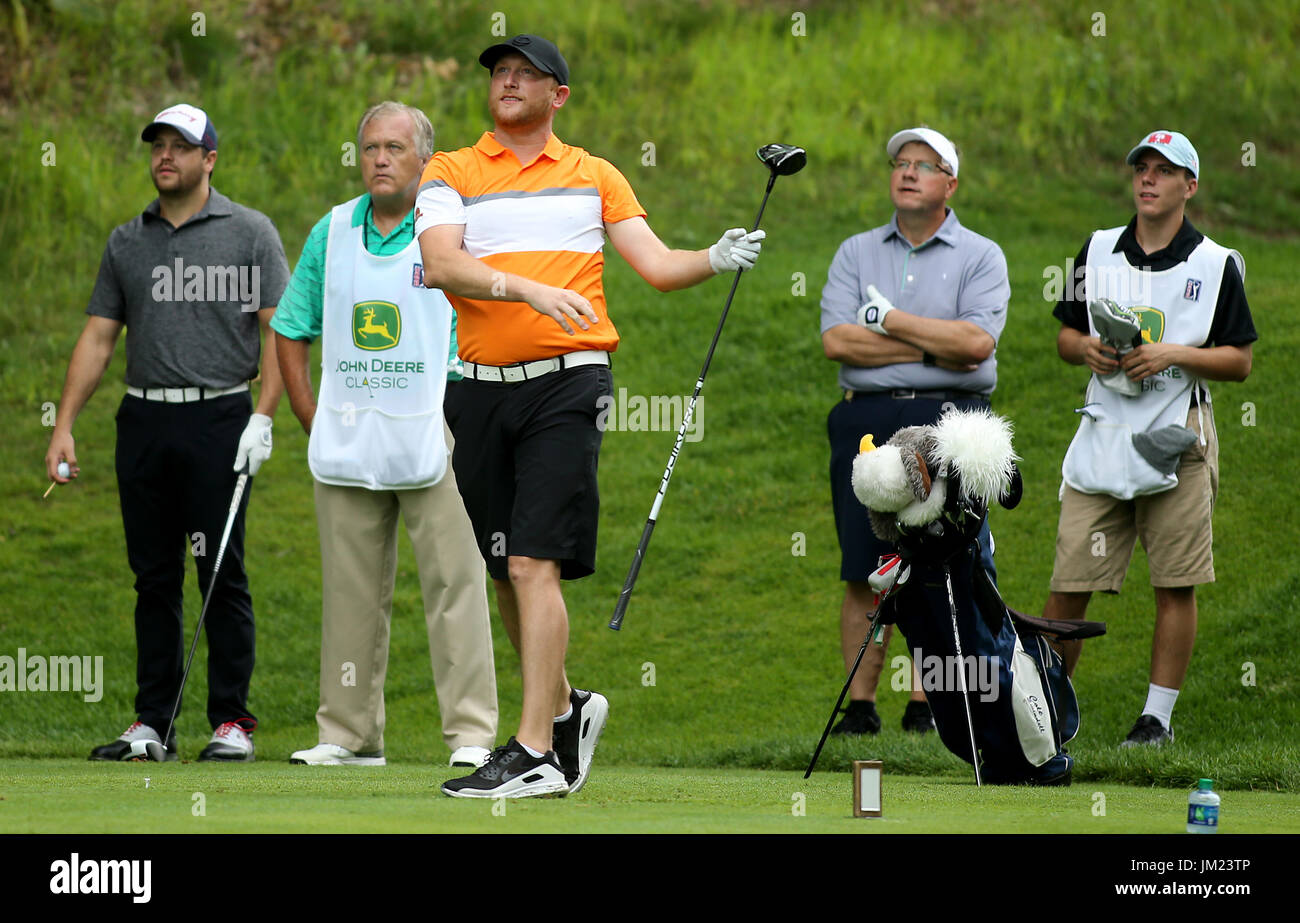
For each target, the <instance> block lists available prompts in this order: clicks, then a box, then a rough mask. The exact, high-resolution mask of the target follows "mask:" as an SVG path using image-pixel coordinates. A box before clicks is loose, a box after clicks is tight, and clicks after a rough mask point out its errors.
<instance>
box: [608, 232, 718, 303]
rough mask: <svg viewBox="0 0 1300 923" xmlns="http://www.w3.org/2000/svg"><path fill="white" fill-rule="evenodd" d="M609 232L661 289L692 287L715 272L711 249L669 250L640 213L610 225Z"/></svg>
mask: <svg viewBox="0 0 1300 923" xmlns="http://www.w3.org/2000/svg"><path fill="white" fill-rule="evenodd" d="M605 231H606V232H607V233H608V234H609V242H610V243H612V244H613V245H614V249H616V250H617V251H618V252H619V254H620V255H621V256H622V257H623V259H625V260H627V262H628V265H630V266H631V267H632V268H633V269H635V270H636V272H637V275H639V276H640V277H641V278H642V279H645V280H646V281H647V282H649V283H650V284H651V285H653V286H654V287H655V288H657V289H658V290H659V291H661V292H672V291H676V290H677V289H683V288H690V287H691V286H692V285H698V284H699V283H701V282H703V281H704V280H705V279H711V278H713V276H714V275H715V273H714V272H713V267H712V266H711V265H710V264H709V251H708V248H705V249H704V250H669V249H668V247H667V245H666V244H664V242H663V241H662V240H660V239H659V236H658V235H657V234H655V232H654V231H653V230H652V229H651V228H650V225H649V224H648V223H647V222H646V220H645V219H644V218H642V217H641V216H640V215H638V216H637V217H635V218H628V219H626V220H624V221H615V222H614V223H613V224H607V225H605Z"/></svg>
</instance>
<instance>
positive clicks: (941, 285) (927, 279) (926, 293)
mask: <svg viewBox="0 0 1300 923" xmlns="http://www.w3.org/2000/svg"><path fill="white" fill-rule="evenodd" d="M868 285H875V286H876V288H877V289H879V290H880V293H881V294H882V295H884V296H885V297H886V298H888V299H889V301H890V302H891V303H892V304H893V305H894V307H896V308H901V309H902V310H904V311H907V312H908V313H909V314H916V315H919V316H921V317H933V318H937V319H939V320H964V321H969V322H971V323H972V324H974V325H975V326H977V327H979V328H980V329H981V330H984V331H985V332H987V333H988V334H989V336H991V337H993V340H994V341H995V342H996V341H997V339H998V337H1000V336H1001V335H1002V328H1003V326H1004V325H1005V324H1006V320H1007V303H1008V302H1009V301H1010V300H1011V283H1010V282H1009V281H1008V279H1007V261H1006V257H1004V256H1003V255H1002V250H1001V249H1000V248H999V247H998V245H997V244H995V243H994V242H993V241H991V240H989V239H988V238H987V237H981V236H980V235H979V234H976V233H974V232H972V231H968V230H967V229H966V228H964V227H962V225H961V222H959V221H958V220H957V213H956V212H955V211H953V210H952V209H949V210H948V217H947V218H945V219H944V222H943V224H942V225H941V226H940V227H939V230H938V231H937V232H936V233H935V235H934V236H933V237H931V238H930V239H929V240H927V241H926V242H925V243H923V244H921V246H919V247H913V246H912V245H911V244H910V243H908V240H907V238H906V237H904V236H903V234H902V232H901V231H900V230H899V229H898V215H897V214H895V215H894V216H893V217H892V218H890V220H889V224H887V225H884V226H883V227H878V228H874V229H872V230H870V231H865V232H863V233H861V234H856V235H854V236H853V237H850V238H849V239H848V240H846V241H844V243H842V244H840V249H839V250H838V251H837V252H836V254H835V259H834V260H833V261H832V262H831V268H830V271H829V272H828V274H827V278H826V287H825V288H824V289H822V331H821V332H822V333H825V332H826V331H827V330H829V329H830V328H832V327H834V326H836V325H837V324H856V323H857V322H858V308H860V307H861V306H862V305H863V304H865V303H866V302H867V300H868V298H869V296H868V295H867V286H868ZM997 367H998V363H997V357H996V353H995V354H994V355H991V356H989V357H988V358H987V359H985V360H984V361H983V362H981V363H980V365H979V368H977V369H976V370H975V371H973V372H952V371H949V370H947V369H941V368H937V367H934V366H925V365H922V364H921V363H920V362H905V363H895V364H893V365H882V366H879V367H878V368H861V367H859V366H855V365H848V364H846V363H841V364H840V376H839V383H840V387H841V388H848V389H851V390H854V391H883V390H888V389H892V388H915V389H917V390H936V389H960V390H963V391H977V392H980V393H982V394H989V393H991V392H992V391H993V387H994V385H996V384H997V377H998V376H997Z"/></svg>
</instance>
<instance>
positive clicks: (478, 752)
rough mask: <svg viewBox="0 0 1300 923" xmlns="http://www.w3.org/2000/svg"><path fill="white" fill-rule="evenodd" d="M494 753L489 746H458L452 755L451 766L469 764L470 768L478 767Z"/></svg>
mask: <svg viewBox="0 0 1300 923" xmlns="http://www.w3.org/2000/svg"><path fill="white" fill-rule="evenodd" d="M491 755H492V751H491V750H489V749H488V748H487V747H457V748H456V752H454V753H453V754H452V755H451V761H450V762H449V763H448V765H450V766H468V767H469V768H470V769H478V768H479V767H480V766H482V765H483V764H484V763H486V762H487V758H488V757H489V756H491Z"/></svg>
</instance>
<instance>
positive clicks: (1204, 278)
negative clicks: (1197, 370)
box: [1061, 227, 1246, 500]
mask: <svg viewBox="0 0 1300 923" xmlns="http://www.w3.org/2000/svg"><path fill="white" fill-rule="evenodd" d="M1123 232H1124V228H1122V227H1118V228H1109V229H1107V230H1104V231H1097V232H1095V233H1094V234H1093V235H1092V240H1091V241H1090V242H1089V245H1088V261H1087V266H1086V268H1085V273H1084V297H1085V299H1086V301H1087V302H1091V301H1093V300H1095V299H1097V298H1110V299H1112V300H1113V301H1115V302H1117V303H1118V304H1120V305H1123V306H1125V307H1128V308H1130V309H1132V310H1133V311H1134V312H1135V313H1136V314H1137V315H1138V317H1139V319H1140V320H1141V322H1142V341H1143V342H1144V343H1178V344H1181V345H1184V346H1203V345H1204V344H1205V342H1206V340H1208V339H1209V336H1210V326H1211V324H1212V323H1213V321H1214V308H1215V305H1217V304H1218V300H1219V287H1220V286H1221V284H1222V283H1223V269H1224V266H1225V265H1226V264H1227V261H1228V260H1229V259H1233V260H1235V261H1236V262H1237V268H1238V271H1239V272H1240V274H1241V277H1242V278H1243V279H1244V278H1245V277H1246V272H1245V263H1244V261H1243V260H1242V258H1241V254H1240V253H1238V252H1237V251H1235V250H1229V249H1228V248H1226V247H1221V246H1219V245H1218V244H1216V243H1215V242H1214V241H1212V240H1210V239H1209V238H1208V237H1206V238H1204V239H1203V240H1202V241H1201V242H1200V244H1198V245H1197V247H1196V249H1194V250H1193V251H1192V252H1191V253H1190V254H1189V255H1188V257H1187V259H1186V261H1184V262H1182V263H1179V264H1178V265H1176V266H1172V267H1170V268H1169V269H1165V270H1162V271H1160V272H1148V271H1146V270H1140V269H1136V268H1134V267H1133V266H1131V265H1129V262H1128V259H1127V258H1125V256H1124V254H1123V253H1116V252H1114V250H1115V244H1116V242H1117V241H1118V240H1119V237H1120V234H1122V233H1123ZM1088 327H1089V331H1088V332H1089V333H1090V334H1091V335H1092V336H1096V335H1097V331H1096V329H1095V327H1094V326H1093V323H1092V318H1091V315H1089V318H1088ZM1199 384H1201V383H1200V381H1199V379H1197V378H1196V377H1194V376H1192V375H1190V374H1188V373H1187V372H1186V371H1185V370H1183V369H1182V368H1179V367H1178V366H1170V367H1169V368H1167V369H1165V370H1164V371H1163V372H1161V373H1160V374H1158V375H1152V376H1151V377H1150V378H1147V379H1145V380H1144V381H1143V382H1142V393H1141V394H1139V395H1137V396H1136V397H1125V396H1124V395H1122V394H1119V393H1117V392H1115V391H1113V390H1111V389H1110V388H1107V387H1104V386H1103V385H1102V384H1101V383H1100V382H1099V381H1098V379H1097V376H1096V375H1095V374H1094V375H1093V376H1092V378H1091V379H1090V380H1089V381H1088V390H1087V396H1086V398H1085V404H1084V406H1083V407H1082V408H1081V409H1080V411H1079V413H1080V420H1079V429H1078V431H1077V432H1076V433H1075V434H1074V439H1073V441H1072V442H1071V443H1070V447H1069V449H1068V450H1066V453H1065V461H1064V462H1063V463H1062V465H1061V476H1062V478H1063V479H1064V481H1065V483H1066V484H1069V485H1070V486H1071V487H1073V488H1074V489H1075V490H1078V491H1081V492H1083V493H1086V494H1110V495H1111V496H1114V497H1118V498H1119V499H1121V500H1131V499H1132V498H1134V497H1138V496H1142V495H1144V494H1153V493H1160V492H1161V491H1165V490H1169V489H1171V488H1173V487H1176V486H1177V485H1178V475H1177V474H1163V473H1162V472H1160V471H1158V470H1156V469H1155V468H1153V467H1152V466H1151V465H1150V464H1149V463H1148V462H1147V461H1146V459H1144V458H1143V457H1142V456H1141V455H1140V454H1139V453H1138V451H1137V450H1136V449H1134V448H1133V435H1134V434H1135V433H1146V432H1151V431H1154V430H1157V429H1162V428H1163V427H1166V426H1171V425H1178V426H1182V425H1185V424H1186V422H1187V414H1188V410H1189V409H1190V407H1191V402H1192V398H1193V395H1194V394H1195V392H1196V388H1197V385H1199ZM1202 390H1203V391H1204V387H1203V386H1202ZM1205 395H1206V400H1207V401H1208V399H1209V392H1208V391H1205Z"/></svg>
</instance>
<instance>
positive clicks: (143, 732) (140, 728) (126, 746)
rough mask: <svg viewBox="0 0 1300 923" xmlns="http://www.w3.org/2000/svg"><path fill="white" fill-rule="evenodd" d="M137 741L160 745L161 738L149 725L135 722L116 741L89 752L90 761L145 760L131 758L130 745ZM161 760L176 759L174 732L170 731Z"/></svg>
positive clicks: (139, 757)
mask: <svg viewBox="0 0 1300 923" xmlns="http://www.w3.org/2000/svg"><path fill="white" fill-rule="evenodd" d="M137 740H146V741H152V742H154V743H157V744H160V743H162V737H161V736H159V734H158V732H157V731H155V730H154V729H153V728H151V727H149V725H147V724H144V723H143V722H140V721H137V722H135V723H134V724H132V725H131V726H130V727H129V728H127V729H126V730H125V731H124V732H123V733H122V736H121V737H119V738H118V739H117V740H115V741H113V742H112V743H107V744H104V745H103V746H101V747H96V748H95V749H93V750H91V751H90V759H92V760H105V761H108V762H114V763H116V762H119V761H121V760H130V759H141V760H142V759H146V757H143V756H137V757H132V756H131V744H133V743H135V742H136V741H137ZM163 759H164V760H166V761H171V760H174V759H176V732H175V731H172V736H171V739H170V740H168V741H167V749H166V750H165V751H164V756H163Z"/></svg>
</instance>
